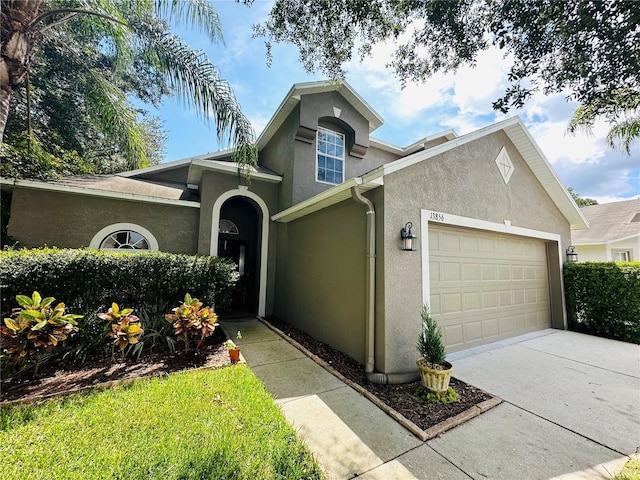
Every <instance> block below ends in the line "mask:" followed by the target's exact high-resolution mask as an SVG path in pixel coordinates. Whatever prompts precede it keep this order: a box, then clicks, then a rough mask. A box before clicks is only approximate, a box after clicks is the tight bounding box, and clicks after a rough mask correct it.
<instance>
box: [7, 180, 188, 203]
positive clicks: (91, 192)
mask: <svg viewBox="0 0 640 480" xmlns="http://www.w3.org/2000/svg"><path fill="white" fill-rule="evenodd" d="M0 185H3V186H11V187H19V188H26V189H32V190H45V191H50V192H59V193H69V194H73V195H86V196H90V197H102V198H112V199H116V200H130V201H134V202H143V203H157V204H163V205H175V206H182V207H191V208H200V202H193V201H189V200H178V199H172V198H162V197H152V196H149V195H139V194H136V193H124V192H113V191H109V190H98V189H94V188H86V187H72V186H69V185H57V184H53V183H47V182H41V181H37V180H23V179H17V178H2V177H0Z"/></svg>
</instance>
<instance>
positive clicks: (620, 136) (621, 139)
mask: <svg viewBox="0 0 640 480" xmlns="http://www.w3.org/2000/svg"><path fill="white" fill-rule="evenodd" d="M639 138H640V115H637V116H633V117H630V118H626V119H625V120H622V121H620V122H618V123H616V124H615V125H614V126H613V127H611V129H610V130H609V133H608V134H607V143H608V144H609V146H610V147H611V148H616V149H620V150H624V151H625V152H627V154H628V155H631V144H632V143H633V141H637V140H638V139H639Z"/></svg>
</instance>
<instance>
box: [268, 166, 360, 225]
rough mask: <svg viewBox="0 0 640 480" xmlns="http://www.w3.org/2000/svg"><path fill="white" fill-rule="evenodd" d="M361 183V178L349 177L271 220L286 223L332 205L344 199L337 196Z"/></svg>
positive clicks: (273, 216) (274, 216)
mask: <svg viewBox="0 0 640 480" xmlns="http://www.w3.org/2000/svg"><path fill="white" fill-rule="evenodd" d="M361 184H362V179H360V178H359V177H355V178H351V179H349V180H347V181H346V182H343V183H341V184H339V185H336V186H335V187H331V188H330V189H329V190H325V191H324V192H322V193H319V194H317V195H314V196H313V197H311V198H308V199H306V200H304V201H302V202H300V203H298V204H296V205H294V206H292V207H289V208H287V209H286V210H283V211H281V212H279V213H276V214H275V215H272V216H271V220H273V221H274V222H283V223H287V222H290V221H291V220H295V219H296V218H300V217H303V216H305V215H308V214H309V213H312V212H315V211H318V210H321V209H323V208H325V207H327V206H329V205H333V204H335V203H338V202H340V201H342V200H344V198H340V199H338V197H339V196H342V194H344V193H345V192H349V195H351V192H350V190H351V188H352V187H357V186H359V185H361Z"/></svg>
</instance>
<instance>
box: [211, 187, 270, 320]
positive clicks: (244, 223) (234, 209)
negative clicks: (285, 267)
mask: <svg viewBox="0 0 640 480" xmlns="http://www.w3.org/2000/svg"><path fill="white" fill-rule="evenodd" d="M258 217H259V215H258V212H257V211H256V209H255V207H254V206H253V205H252V204H251V200H249V199H247V198H246V197H245V198H243V197H233V198H230V199H229V200H227V201H226V202H224V203H223V204H222V208H221V209H220V221H219V222H218V256H219V257H223V258H229V259H231V260H233V262H234V263H235V264H236V265H237V266H238V273H239V274H240V278H239V280H238V283H237V284H236V288H235V290H234V292H233V298H232V301H231V311H232V314H233V315H234V316H236V315H238V316H244V315H255V314H257V312H258V310H257V308H258V292H259V289H258V287H259V279H260V275H259V273H260V262H259V256H260V249H259V248H258V244H259V243H260V231H259V228H258V227H259V218H258Z"/></svg>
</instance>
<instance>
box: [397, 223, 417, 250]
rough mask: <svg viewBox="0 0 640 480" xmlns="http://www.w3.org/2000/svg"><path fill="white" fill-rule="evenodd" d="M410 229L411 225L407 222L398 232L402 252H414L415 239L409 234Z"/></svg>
mask: <svg viewBox="0 0 640 480" xmlns="http://www.w3.org/2000/svg"><path fill="white" fill-rule="evenodd" d="M411 227H413V224H412V223H411V222H407V224H406V225H405V226H404V228H402V229H401V230H400V238H401V239H402V250H409V251H412V250H415V249H416V238H418V237H416V236H415V235H414V234H413V233H411Z"/></svg>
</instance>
